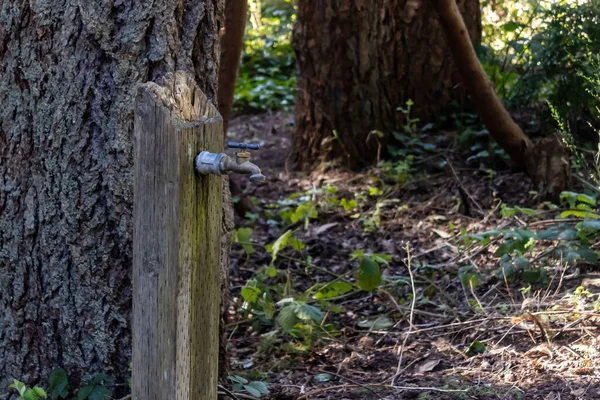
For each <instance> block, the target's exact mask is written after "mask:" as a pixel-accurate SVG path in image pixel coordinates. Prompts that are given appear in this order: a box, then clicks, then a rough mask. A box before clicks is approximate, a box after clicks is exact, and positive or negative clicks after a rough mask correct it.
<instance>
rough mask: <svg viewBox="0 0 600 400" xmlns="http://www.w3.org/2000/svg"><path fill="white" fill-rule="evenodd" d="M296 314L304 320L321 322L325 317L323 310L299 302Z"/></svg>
mask: <svg viewBox="0 0 600 400" xmlns="http://www.w3.org/2000/svg"><path fill="white" fill-rule="evenodd" d="M296 316H297V317H298V318H300V319H301V320H303V321H313V322H315V323H317V324H320V323H321V320H322V319H323V312H322V311H321V310H319V309H318V308H317V307H315V306H311V305H309V304H298V306H297V307H296Z"/></svg>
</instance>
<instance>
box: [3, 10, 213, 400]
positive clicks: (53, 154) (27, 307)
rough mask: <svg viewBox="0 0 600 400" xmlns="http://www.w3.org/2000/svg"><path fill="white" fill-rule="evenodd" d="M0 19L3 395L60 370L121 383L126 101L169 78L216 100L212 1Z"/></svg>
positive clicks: (126, 316)
mask: <svg viewBox="0 0 600 400" xmlns="http://www.w3.org/2000/svg"><path fill="white" fill-rule="evenodd" d="M0 9H2V12H1V13H0V71H2V72H1V74H0V75H1V76H2V78H1V79H0V104H2V107H1V108H0V312H1V315H2V317H1V322H0V359H1V360H2V362H1V363H0V387H1V388H6V387H7V385H8V383H9V380H10V379H11V378H13V377H14V378H18V379H21V380H24V381H26V382H27V383H30V384H33V383H37V382H39V383H42V384H45V383H46V382H47V376H48V372H49V371H50V370H51V369H53V368H57V367H62V368H65V369H67V371H68V372H69V374H70V375H71V378H72V380H73V382H74V385H77V384H78V382H79V380H80V379H82V378H85V377H86V376H88V374H89V373H95V372H99V371H103V372H106V373H108V374H110V375H113V376H115V377H116V379H117V382H120V383H123V382H125V381H126V379H127V377H128V376H129V372H128V371H127V369H128V365H129V362H130V361H131V329H130V310H131V214H132V196H133V193H132V172H133V168H132V140H131V135H132V125H133V105H134V96H135V93H136V90H135V89H136V87H137V85H138V84H140V83H143V82H147V81H153V82H155V83H157V84H158V85H160V86H161V87H164V88H171V89H174V91H175V92H177V91H178V90H180V89H181V88H180V87H178V86H176V85H175V84H176V82H174V80H173V79H174V78H173V77H174V76H175V72H176V71H178V72H179V73H183V74H187V75H188V76H191V77H192V78H191V79H195V81H196V83H197V84H198V85H199V87H200V88H201V89H202V90H203V91H204V93H206V95H207V96H208V97H209V98H210V99H212V100H213V101H214V100H215V99H216V91H217V73H218V65H219V55H220V52H219V47H218V34H217V33H218V31H219V28H220V15H221V13H222V4H221V0H195V1H191V0H181V1H178V2H172V1H164V0H162V1H156V2H148V1H144V0H132V1H129V2H126V3H122V2H102V3H101V2H95V1H76V0H66V1H58V0H48V1H44V2H35V1H25V0H13V1H4V2H2V3H0ZM174 95H175V96H176V95H177V93H174ZM115 395H117V397H118V395H119V393H116V394H115ZM3 396H4V397H3ZM0 398H6V395H5V392H4V391H3V390H0Z"/></svg>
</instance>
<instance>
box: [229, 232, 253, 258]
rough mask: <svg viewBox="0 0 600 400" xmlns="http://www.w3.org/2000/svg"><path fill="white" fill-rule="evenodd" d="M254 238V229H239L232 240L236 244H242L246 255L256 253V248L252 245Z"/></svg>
mask: <svg viewBox="0 0 600 400" xmlns="http://www.w3.org/2000/svg"><path fill="white" fill-rule="evenodd" d="M251 238H252V228H239V229H236V230H234V231H233V234H232V240H233V241H234V243H241V244H242V247H243V248H244V251H245V252H246V254H248V255H250V254H252V253H254V246H252V244H250V240H251Z"/></svg>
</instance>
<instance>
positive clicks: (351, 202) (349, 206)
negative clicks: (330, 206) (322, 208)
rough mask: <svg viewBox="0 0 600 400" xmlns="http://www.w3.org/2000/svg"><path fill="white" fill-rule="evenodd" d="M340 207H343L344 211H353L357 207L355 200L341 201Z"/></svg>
mask: <svg viewBox="0 0 600 400" xmlns="http://www.w3.org/2000/svg"><path fill="white" fill-rule="evenodd" d="M340 205H341V206H342V207H344V211H350V210H353V209H355V208H356V206H357V204H356V200H346V199H342V201H341V202H340Z"/></svg>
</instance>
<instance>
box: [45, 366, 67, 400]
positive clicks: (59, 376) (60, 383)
mask: <svg viewBox="0 0 600 400" xmlns="http://www.w3.org/2000/svg"><path fill="white" fill-rule="evenodd" d="M48 384H49V391H50V398H51V399H52V400H57V399H66V398H67V397H68V396H69V377H68V376H67V372H66V371H65V370H64V369H62V368H58V369H55V370H53V371H52V372H50V377H49V378H48Z"/></svg>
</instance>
